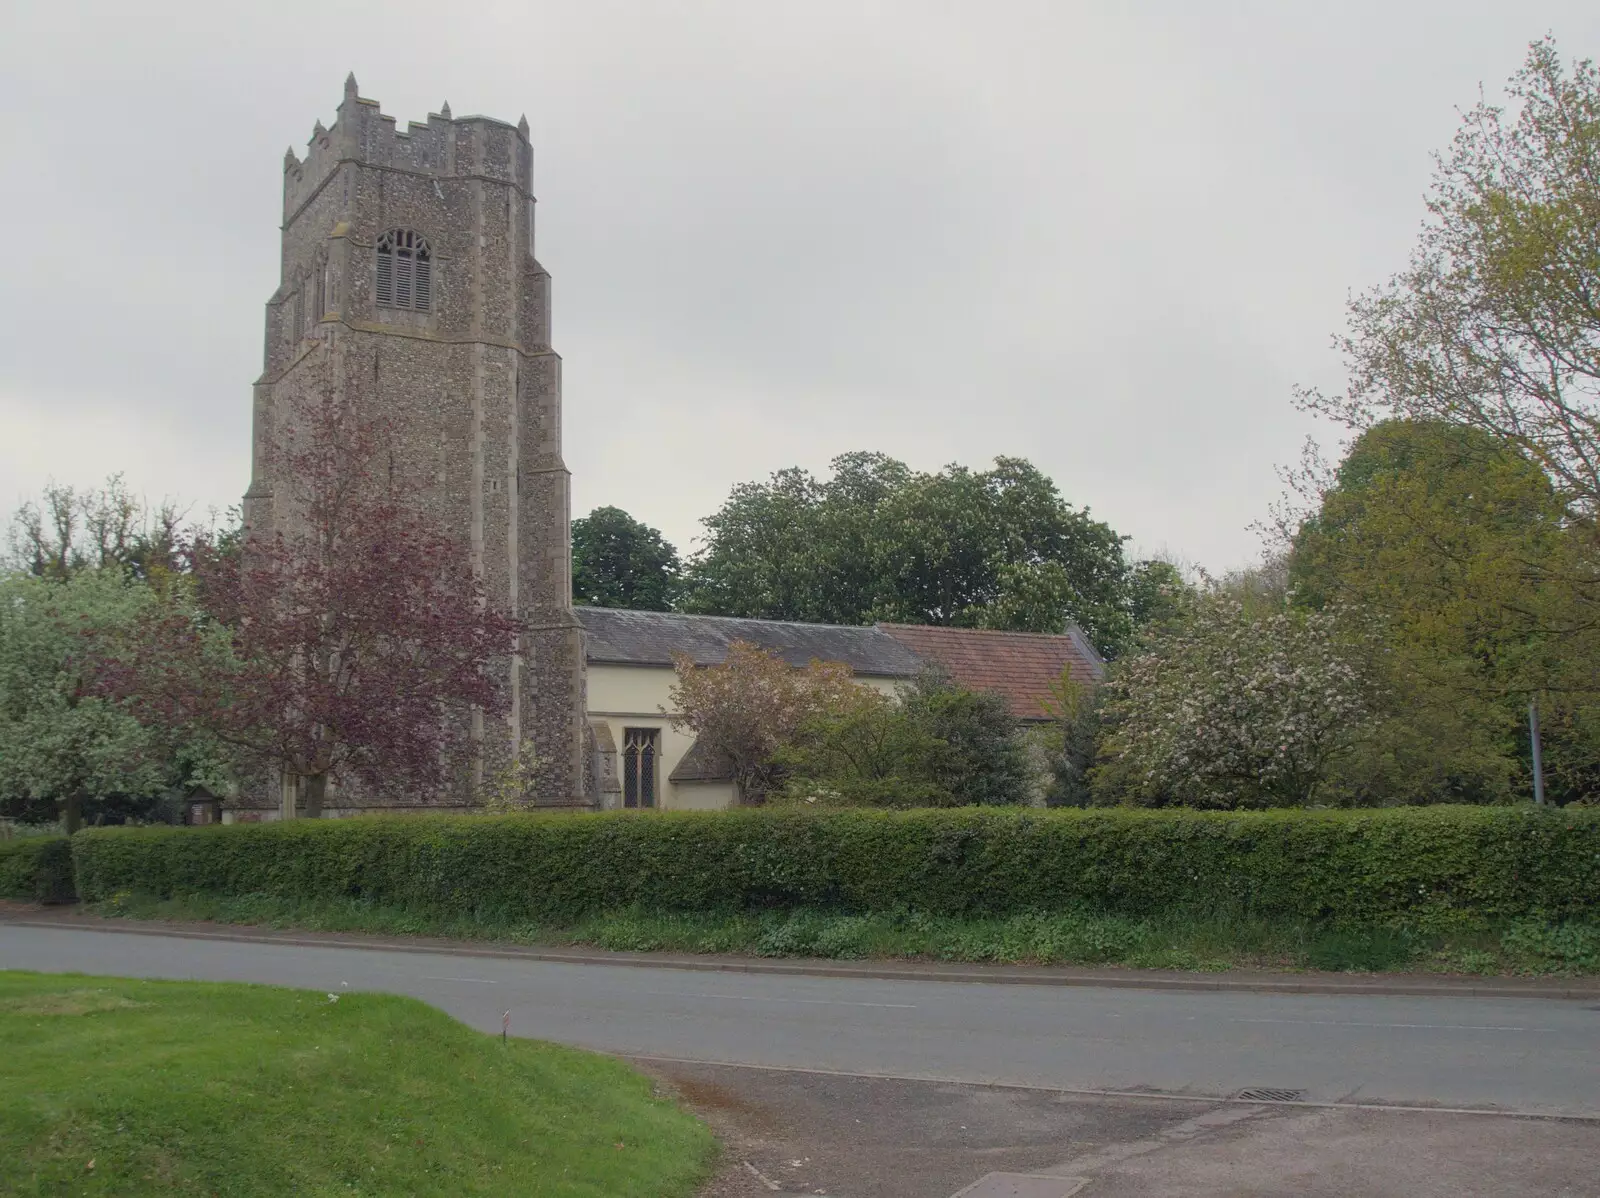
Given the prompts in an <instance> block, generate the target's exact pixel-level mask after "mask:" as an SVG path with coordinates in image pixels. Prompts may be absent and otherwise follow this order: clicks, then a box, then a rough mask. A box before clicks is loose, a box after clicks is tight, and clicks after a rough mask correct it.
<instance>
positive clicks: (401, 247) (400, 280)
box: [375, 229, 433, 312]
mask: <svg viewBox="0 0 1600 1198" xmlns="http://www.w3.org/2000/svg"><path fill="white" fill-rule="evenodd" d="M375 295H376V298H377V301H378V306H379V307H380V308H409V309H410V310H412V311H413V312H426V311H428V309H429V308H430V307H431V306H432V304H433V252H432V251H431V250H430V249H429V248H428V243H427V241H425V240H424V239H423V238H422V237H421V236H420V235H419V234H417V233H413V232H411V230H409V229H391V230H389V232H387V233H385V234H384V235H383V236H382V237H380V238H378V276H377V288H376V291H375Z"/></svg>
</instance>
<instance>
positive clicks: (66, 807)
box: [61, 791, 83, 836]
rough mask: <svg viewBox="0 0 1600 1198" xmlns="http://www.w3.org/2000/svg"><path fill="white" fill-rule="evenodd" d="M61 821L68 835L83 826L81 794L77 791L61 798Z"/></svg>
mask: <svg viewBox="0 0 1600 1198" xmlns="http://www.w3.org/2000/svg"><path fill="white" fill-rule="evenodd" d="M61 822H62V824H63V826H64V827H65V828H66V830H67V835H68V836H71V835H72V834H73V833H74V832H76V831H77V830H78V829H79V828H81V827H83V796H82V795H81V794H79V793H78V792H77V791H73V792H71V793H70V794H68V795H67V797H66V798H64V799H62V800H61Z"/></svg>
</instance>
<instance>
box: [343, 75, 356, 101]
mask: <svg viewBox="0 0 1600 1198" xmlns="http://www.w3.org/2000/svg"><path fill="white" fill-rule="evenodd" d="M344 94H345V97H346V98H347V99H351V100H354V99H355V98H356V96H357V95H358V94H359V90H358V89H357V87H356V73H355V72H354V71H351V72H350V73H349V74H348V75H346V76H345V77H344Z"/></svg>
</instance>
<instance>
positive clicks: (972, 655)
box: [878, 624, 1105, 720]
mask: <svg viewBox="0 0 1600 1198" xmlns="http://www.w3.org/2000/svg"><path fill="white" fill-rule="evenodd" d="M878 627H879V628H881V629H883V630H884V631H885V632H886V633H888V634H889V635H890V636H892V637H894V638H895V639H896V640H897V641H899V642H901V643H902V644H904V645H905V646H907V647H908V648H910V649H912V650H913V651H914V652H916V653H917V654H918V656H920V657H921V658H923V659H924V660H925V661H929V662H934V663H937V664H938V665H941V666H943V667H944V669H945V670H946V671H947V672H948V673H949V674H950V677H951V678H952V679H953V680H954V681H956V682H959V683H960V684H961V685H962V686H965V687H967V688H968V689H969V690H975V691H995V692H996V693H998V694H1001V695H1004V696H1005V698H1006V702H1007V703H1008V704H1009V705H1010V707H1011V714H1012V715H1014V716H1016V717H1017V718H1018V719H1022V720H1038V719H1044V718H1045V709H1044V707H1043V701H1044V700H1045V699H1046V698H1048V697H1049V694H1050V687H1051V685H1052V684H1054V682H1055V681H1056V679H1058V678H1060V677H1061V671H1062V670H1064V669H1067V668H1070V669H1071V670H1072V677H1073V678H1074V679H1076V680H1077V681H1079V682H1085V683H1096V682H1099V681H1100V680H1101V679H1102V678H1103V677H1105V663H1104V662H1102V661H1101V660H1100V655H1099V654H1098V653H1096V652H1095V651H1094V647H1093V646H1092V645H1090V644H1089V642H1088V639H1087V638H1085V637H1084V635H1083V633H1082V632H1081V631H1079V630H1078V629H1077V628H1076V627H1069V628H1068V630H1067V632H1066V633H1065V634H1063V635H1056V634H1053V633H1045V632H989V631H987V630H985V629H978V628H936V627H929V626H926V625H920V624H879V625H878Z"/></svg>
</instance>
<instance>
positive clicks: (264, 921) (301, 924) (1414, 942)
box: [88, 895, 1600, 975]
mask: <svg viewBox="0 0 1600 1198" xmlns="http://www.w3.org/2000/svg"><path fill="white" fill-rule="evenodd" d="M88 910H90V911H93V912H96V913H98V914H101V915H106V916H131V917H134V918H142V919H173V920H209V921H214V922H217V923H232V924H257V925H264V926H267V927H276V928H302V929H306V930H310V931H324V932H375V933H380V934H387V935H423V936H442V937H448V938H451V939H460V940H496V941H509V942H513V943H517V944H526V945H552V946H579V945H591V946H594V947H596V948H602V949H610V950H615V951H631V952H686V953H738V954H745V955H753V956H762V957H822V958H834V959H858V958H901V959H922V960H935V961H967V962H986V961H987V962H996V963H1005V964H1041V965H1122V966H1128V967H1133V968H1144V969H1183V970H1208V971H1214V970H1223V969H1240V968H1243V969H1277V970H1331V971H1361V972H1383V971H1394V970H1408V971H1415V970H1423V971H1436V972H1449V973H1474V974H1488V975H1504V974H1524V975H1551V974H1555V975H1572V974H1592V973H1600V924H1577V923H1569V924H1547V923H1540V922H1537V921H1526V920H1525V921H1518V922H1510V923H1500V924H1491V923H1488V922H1485V921H1474V920H1471V919H1459V920H1454V921H1451V922H1449V923H1447V924H1435V925H1398V926H1392V927H1391V926H1338V925H1319V924H1313V923H1305V922H1295V921H1287V920H1278V919H1267V918H1264V917H1260V916H1250V915H1244V914H1234V915H1229V914H1211V915H1207V916H1192V915H1185V914H1183V913H1173V914H1171V915H1167V916H1164V917H1160V918H1153V919H1132V918H1128V917H1125V916H1118V915H1107V914H1099V913H1094V912H1067V913H1036V914H1024V915H1013V916H1009V917H1006V918H997V919H981V918H955V917H949V916H936V915H929V914H926V913H923V912H916V911H900V912H888V913H876V914H865V915H850V914H839V913H837V912H827V911H814V910H798V911H768V912H738V913H728V914H705V913H694V914H682V913H672V912H653V911H643V910H638V909H625V910H618V911H610V912H605V913H603V914H598V915H594V916H590V917H588V918H585V919H582V920H579V921H577V922H575V923H570V924H559V925H558V924H537V923H528V922H527V921H525V920H517V919H509V918H505V917H503V916H501V915H499V914H497V913H496V912H494V911H482V912H478V913H476V914H474V915H472V916H470V917H469V916H461V917H441V916H439V915H436V914H433V913H427V912H418V911H410V910H405V909H401V908H395V907H384V906H379V905H376V904H372V903H368V902H364V901H362V900H360V899H346V900H342V901H315V902H311V901H302V902H293V901H286V900H283V899H279V898H275V897H271V896H267V895H244V896H241V897H236V898H216V897H209V896H204V895H199V896H192V897H184V898H175V899H167V900H159V899H152V898H149V897H146V896H141V895H119V896H118V897H117V898H115V899H113V900H111V901H108V902H104V903H99V904H94V905H92V906H90V907H89V908H88Z"/></svg>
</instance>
